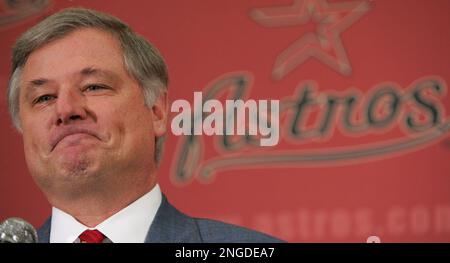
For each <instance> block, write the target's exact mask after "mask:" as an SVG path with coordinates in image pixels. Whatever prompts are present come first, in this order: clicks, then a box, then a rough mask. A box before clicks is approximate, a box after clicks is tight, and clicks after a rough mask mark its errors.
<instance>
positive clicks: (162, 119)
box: [152, 91, 169, 137]
mask: <svg viewBox="0 0 450 263" xmlns="http://www.w3.org/2000/svg"><path fill="white" fill-rule="evenodd" d="M168 100H169V99H168V96H167V92H166V91H164V92H161V94H160V95H159V97H158V98H156V101H155V102H154V103H153V106H152V113H153V114H152V115H153V130H154V132H155V136H156V137H161V136H163V135H164V134H165V133H166V127H167V117H168V111H169V101H168Z"/></svg>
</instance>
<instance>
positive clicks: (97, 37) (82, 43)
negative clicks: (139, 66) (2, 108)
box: [22, 28, 125, 80]
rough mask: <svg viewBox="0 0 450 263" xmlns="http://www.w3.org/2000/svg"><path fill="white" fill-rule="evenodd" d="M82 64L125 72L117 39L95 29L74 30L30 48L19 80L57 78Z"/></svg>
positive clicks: (68, 74)
mask: <svg viewBox="0 0 450 263" xmlns="http://www.w3.org/2000/svg"><path fill="white" fill-rule="evenodd" d="M86 67H93V68H101V69H104V70H107V71H111V72H115V73H116V74H119V75H120V74H125V68H124V63H123V53H122V48H121V46H120V43H119V41H118V40H117V39H116V38H115V37H114V36H113V35H112V34H110V33H108V32H105V31H102V30H99V29H90V28H89V29H79V30H75V31H74V32H71V33H69V34H68V35H67V36H64V37H63V38H61V39H57V40H55V41H52V42H50V43H48V44H45V45H44V46H42V47H40V48H38V49H36V50H35V51H33V52H32V53H31V54H30V56H29V57H28V60H27V62H26V64H25V66H24V68H23V73H22V80H27V79H32V78H46V79H54V80H58V79H62V78H65V77H69V76H70V75H71V74H74V73H76V72H80V70H82V69H83V68H86Z"/></svg>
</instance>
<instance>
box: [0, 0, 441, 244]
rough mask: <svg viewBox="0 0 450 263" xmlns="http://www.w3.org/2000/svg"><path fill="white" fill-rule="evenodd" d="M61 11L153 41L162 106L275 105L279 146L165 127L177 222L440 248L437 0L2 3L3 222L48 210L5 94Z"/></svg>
mask: <svg viewBox="0 0 450 263" xmlns="http://www.w3.org/2000/svg"><path fill="white" fill-rule="evenodd" d="M30 6H33V8H30ZM69 6H83V7H88V8H94V9H97V10H100V11H104V12H107V13H110V14H113V15H115V16H117V17H119V18H120V19H122V20H123V21H125V22H126V23H128V24H129V25H130V26H131V27H132V28H134V29H135V30H136V31H137V32H138V33H140V34H142V35H144V36H145V37H146V38H147V39H149V40H150V41H151V42H153V43H154V44H155V45H156V46H157V47H158V48H159V49H160V51H161V52H162V54H163V55H164V57H165V59H166V62H167V63H168V65H169V73H170V78H171V81H170V87H169V96H170V99H171V101H174V100H176V99H186V100H188V101H190V102H193V92H194V91H203V94H204V97H205V96H210V97H211V98H218V99H221V100H223V99H225V98H235V97H239V98H242V99H255V100H257V99H278V100H280V103H281V105H282V106H281V112H280V142H279V144H278V145H276V146H272V147H259V146H257V145H255V143H254V142H253V140H252V139H254V138H251V137H239V136H235V137H232V138H230V137H226V138H223V137H219V136H196V137H190V138H188V137H180V136H174V135H173V134H172V133H171V132H169V135H168V138H167V141H166V151H165V155H164V159H163V162H162V166H161V169H160V171H159V180H160V184H161V187H162V189H163V191H164V192H165V193H166V194H167V196H168V197H169V199H170V200H171V201H172V203H174V204H175V205H176V206H177V207H178V208H180V209H181V210H183V211H184V212H186V213H188V214H191V215H195V216H199V217H209V218H215V219H220V220H224V221H227V222H231V223H235V224H239V225H243V226H247V227H250V228H253V229H257V230H260V231H263V232H266V233H269V234H272V235H274V236H277V237H280V238H283V239H285V240H288V241H292V242H365V241H366V238H367V237H368V236H371V235H375V236H378V237H380V239H381V241H382V242H420V241H423V242H430V241H439V242H440V241H445V242H449V241H450V173H449V172H450V158H449V157H450V140H449V136H448V134H449V133H448V130H449V127H450V125H449V121H450V115H449V113H448V112H449V110H450V98H449V97H448V94H447V93H448V91H447V89H448V87H447V83H448V82H449V81H450V70H449V69H450V49H449V47H450V16H449V10H450V1H447V0H433V1H424V0H416V1H413V0H396V1H388V0H379V1H378V0H375V1H331V0H329V1H292V0H280V1H272V0H258V1H256V0H255V1H250V0H246V1H241V0H239V1H238V0H235V1H208V0H202V1H182V0H180V1H162V0H161V1H87V0H85V1H82V0H73V1H23V2H22V4H21V5H17V4H14V1H6V0H3V1H1V2H0V9H1V10H0V12H1V13H0V58H2V59H1V61H0V83H1V89H2V92H1V93H0V116H1V119H0V130H1V136H0V167H1V170H0V176H1V177H0V189H1V190H0V220H3V219H5V218H8V217H12V216H19V217H23V218H25V219H27V220H29V221H30V222H31V223H33V224H34V225H35V226H39V225H40V224H41V223H42V222H43V221H44V219H45V218H46V217H47V216H48V215H49V213H50V207H49V205H48V203H47V201H46V200H45V198H44V196H43V195H42V194H41V193H40V191H39V189H38V188H37V187H36V186H35V185H34V183H33V181H32V179H31V178H30V176H29V174H28V171H27V168H26V164H25V161H24V157H23V149H22V141H21V136H20V135H19V134H18V133H17V132H16V131H15V130H14V129H13V128H12V124H11V122H10V120H9V116H8V113H7V107H6V98H5V94H6V88H7V81H8V76H9V72H10V64H9V62H10V57H11V46H12V45H13V43H14V41H15V39H16V38H17V37H18V36H19V35H20V34H21V33H22V32H23V31H25V30H26V29H27V28H29V27H30V26H31V25H33V24H35V23H36V22H37V21H38V20H40V19H42V18H43V17H45V16H46V15H48V14H51V13H54V12H56V11H58V10H60V9H62V8H65V7H69ZM239 92H242V93H241V94H238V93H239ZM171 116H172V117H173V116H174V114H172V115H171Z"/></svg>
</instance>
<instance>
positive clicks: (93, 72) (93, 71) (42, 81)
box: [26, 67, 117, 88]
mask: <svg viewBox="0 0 450 263" xmlns="http://www.w3.org/2000/svg"><path fill="white" fill-rule="evenodd" d="M76 74H79V75H81V76H82V77H91V76H99V77H104V78H106V79H108V80H115V79H116V78H117V75H116V74H115V73H114V72H111V71H108V70H102V69H98V68H94V67H86V68H84V69H82V70H81V71H80V72H78V73H76ZM49 82H52V80H49V79H46V78H38V79H33V80H30V81H28V83H27V85H26V86H27V87H28V88H37V87H41V86H44V85H46V84H48V83H49Z"/></svg>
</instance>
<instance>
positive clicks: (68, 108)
mask: <svg viewBox="0 0 450 263" xmlns="http://www.w3.org/2000/svg"><path fill="white" fill-rule="evenodd" d="M20 83H21V85H20V86H21V90H20V102H19V103H20V119H21V125H22V130H23V143H24V150H25V157H26V161H27V165H28V168H29V170H30V172H31V174H32V176H33V177H34V179H35V181H36V182H37V183H38V185H40V187H41V188H42V189H43V190H44V192H45V193H46V194H47V195H54V194H56V195H61V194H62V195H70V194H75V195H76V194H77V193H78V194H83V192H84V191H86V189H88V188H96V187H100V186H102V187H106V188H108V187H109V188H110V189H109V191H115V189H114V188H117V187H118V188H120V187H127V186H131V185H134V184H136V185H143V184H148V183H149V180H151V179H150V178H149V177H150V176H151V174H152V172H153V170H154V169H155V163H154V142H155V136H162V135H163V134H164V133H165V122H166V112H165V110H166V104H165V103H166V102H165V99H163V98H160V99H159V100H158V101H157V102H156V103H155V105H154V107H153V108H152V109H150V108H148V107H147V106H146V105H145V102H144V96H143V91H142V89H141V87H140V86H139V84H138V83H137V81H136V80H134V79H133V78H132V77H131V76H130V75H129V74H128V73H127V71H126V69H125V67H124V61H123V55H122V50H121V47H120V43H119V42H118V41H117V40H116V39H115V38H114V37H113V36H112V35H110V34H109V33H106V32H104V31H100V30H97V29H81V30H76V31H74V32H72V33H70V34H69V35H67V36H65V37H63V38H62V39H59V40H56V41H53V42H51V43H49V44H46V45H44V46H42V47H41V48H39V49H37V50H35V51H34V52H33V53H31V55H30V56H29V58H28V60H27V63H26V64H25V66H24V68H23V72H22V76H21V82H20ZM93 190H97V191H98V189H93Z"/></svg>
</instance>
